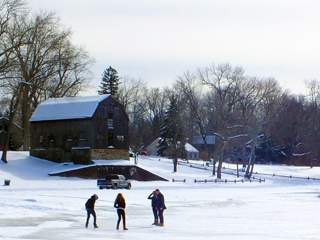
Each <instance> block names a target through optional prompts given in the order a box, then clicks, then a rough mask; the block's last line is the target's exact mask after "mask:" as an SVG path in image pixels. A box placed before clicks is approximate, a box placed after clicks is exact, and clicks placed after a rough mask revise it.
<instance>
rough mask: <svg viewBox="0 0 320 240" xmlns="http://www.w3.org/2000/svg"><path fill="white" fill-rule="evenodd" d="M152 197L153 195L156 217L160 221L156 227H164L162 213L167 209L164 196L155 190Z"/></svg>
mask: <svg viewBox="0 0 320 240" xmlns="http://www.w3.org/2000/svg"><path fill="white" fill-rule="evenodd" d="M154 195H155V198H154V206H155V210H156V213H157V216H158V218H159V220H160V223H159V224H157V225H158V226H161V227H163V226H164V219H163V211H164V210H165V209H167V207H166V205H165V201H164V196H163V194H162V193H161V192H160V190H159V189H156V190H155V191H154Z"/></svg>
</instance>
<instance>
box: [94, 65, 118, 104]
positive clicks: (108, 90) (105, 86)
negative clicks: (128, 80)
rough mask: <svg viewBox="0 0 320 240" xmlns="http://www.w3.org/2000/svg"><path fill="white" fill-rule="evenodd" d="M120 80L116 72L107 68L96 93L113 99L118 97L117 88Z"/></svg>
mask: <svg viewBox="0 0 320 240" xmlns="http://www.w3.org/2000/svg"><path fill="white" fill-rule="evenodd" d="M119 83H120V78H119V76H118V72H117V70H115V69H114V68H112V67H111V66H109V67H108V68H107V69H106V70H104V72H103V75H102V80H101V84H100V90H99V91H98V93H99V94H100V95H102V94H111V95H112V96H113V97H115V98H117V97H118V88H119Z"/></svg>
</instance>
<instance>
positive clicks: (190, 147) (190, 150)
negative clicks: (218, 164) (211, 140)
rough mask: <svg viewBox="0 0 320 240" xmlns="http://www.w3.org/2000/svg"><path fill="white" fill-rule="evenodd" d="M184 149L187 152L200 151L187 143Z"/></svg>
mask: <svg viewBox="0 0 320 240" xmlns="http://www.w3.org/2000/svg"><path fill="white" fill-rule="evenodd" d="M184 148H185V150H186V151H187V152H195V153H198V152H199V151H198V149H196V148H195V147H194V146H192V145H191V144H190V143H186V144H185V145H184Z"/></svg>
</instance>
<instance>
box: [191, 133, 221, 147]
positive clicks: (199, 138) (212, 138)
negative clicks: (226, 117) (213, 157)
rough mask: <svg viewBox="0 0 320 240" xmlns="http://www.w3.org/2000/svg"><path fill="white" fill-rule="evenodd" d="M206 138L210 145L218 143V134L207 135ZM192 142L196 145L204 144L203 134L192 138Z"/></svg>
mask: <svg viewBox="0 0 320 240" xmlns="http://www.w3.org/2000/svg"><path fill="white" fill-rule="evenodd" d="M205 139H206V142H207V144H208V145H214V144H215V143H216V136H214V135H207V136H206V138H205ZM192 143H193V144H195V145H203V144H204V141H203V138H202V136H194V137H193V138H192Z"/></svg>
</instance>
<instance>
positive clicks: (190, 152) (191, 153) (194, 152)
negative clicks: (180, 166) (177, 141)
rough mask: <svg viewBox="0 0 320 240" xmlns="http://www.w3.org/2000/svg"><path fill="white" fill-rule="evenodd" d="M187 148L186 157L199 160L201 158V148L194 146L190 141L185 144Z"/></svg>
mask: <svg viewBox="0 0 320 240" xmlns="http://www.w3.org/2000/svg"><path fill="white" fill-rule="evenodd" d="M185 149H186V158H187V159H188V160H198V159H199V150H198V149H196V148H195V147H194V146H192V145H191V144H190V143H186V144H185Z"/></svg>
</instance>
